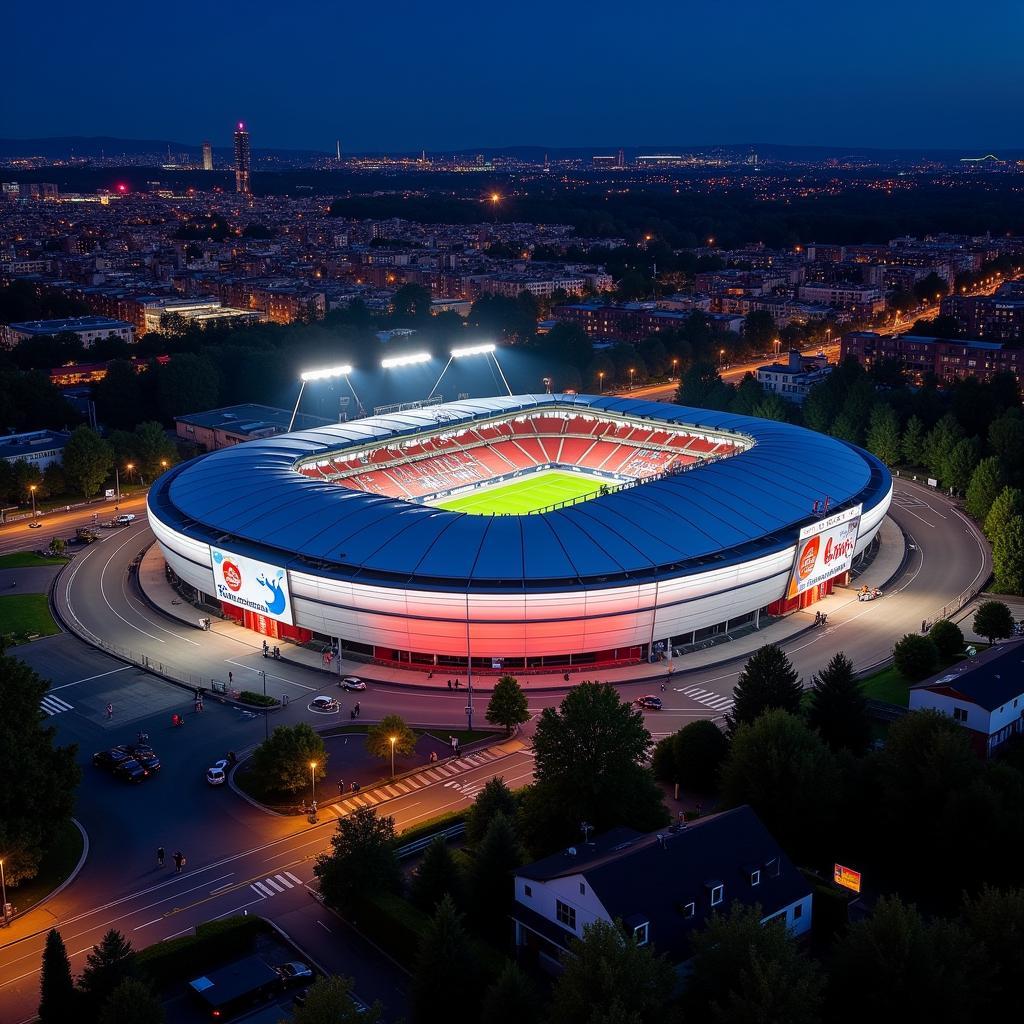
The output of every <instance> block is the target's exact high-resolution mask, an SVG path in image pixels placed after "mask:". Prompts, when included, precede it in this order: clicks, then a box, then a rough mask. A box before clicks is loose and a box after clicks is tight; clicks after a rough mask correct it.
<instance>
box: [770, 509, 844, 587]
mask: <svg viewBox="0 0 1024 1024" xmlns="http://www.w3.org/2000/svg"><path fill="white" fill-rule="evenodd" d="M861 508H862V506H861V505H855V506H854V507H853V508H848V509H846V510H845V511H843V512H836V513H835V514H834V515H831V516H826V517H825V518H824V519H819V520H818V521H817V522H816V523H811V525H810V526H805V527H804V528H803V529H802V530H801V531H800V541H799V543H798V544H797V546H796V561H795V562H794V563H793V572H792V574H791V575H790V578H789V588H788V589H787V591H786V597H796V596H797V595H799V594H802V593H803V592H804V591H805V590H810V589H811V588H812V587H816V586H818V584H819V583H824V582H825V581H826V580H830V579H832V577H833V576H838V575H839V574H840V573H843V572H846V571H847V570H848V569H849V568H850V565H851V563H852V562H853V553H854V551H856V550H857V531H858V530H859V529H860V514H861Z"/></svg>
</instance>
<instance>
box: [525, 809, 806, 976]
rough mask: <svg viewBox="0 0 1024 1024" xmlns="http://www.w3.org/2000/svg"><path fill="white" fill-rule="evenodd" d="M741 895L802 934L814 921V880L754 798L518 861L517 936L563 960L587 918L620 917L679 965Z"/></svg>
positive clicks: (541, 953) (533, 954)
mask: <svg viewBox="0 0 1024 1024" xmlns="http://www.w3.org/2000/svg"><path fill="white" fill-rule="evenodd" d="M737 901H738V902H739V903H742V904H745V905H746V906H753V905H754V904H758V905H759V906H760V907H761V913H762V915H763V917H762V921H763V922H764V923H767V922H769V921H775V920H782V921H785V923H786V926H787V927H788V928H789V929H790V931H791V932H793V934H795V935H802V934H803V933H805V932H807V931H808V930H809V929H810V927H811V910H812V895H811V886H810V885H809V884H808V883H807V881H806V880H805V879H804V877H803V876H802V875H801V874H800V872H799V871H797V870H796V868H795V867H794V866H793V865H792V863H790V861H789V858H788V857H787V856H786V854H785V853H784V852H783V850H782V849H781V848H780V847H779V844H778V843H777V842H776V841H775V839H774V838H773V837H772V836H771V834H770V833H769V832H768V830H767V829H766V828H765V827H764V825H763V824H762V823H761V821H760V819H759V818H758V817H757V815H756V814H755V813H754V812H753V810H752V809H751V808H750V807H748V806H742V807H736V808H733V809H732V810H730V811H724V812H722V813H721V814H714V815H711V816H709V817H706V818H700V819H698V820H696V821H693V822H690V823H689V824H688V825H685V826H673V827H672V828H671V829H667V830H666V831H664V832H659V833H652V834H649V835H645V834H643V833H640V832H635V831H633V830H632V829H626V828H617V829H613V830H612V831H610V832H608V833H606V834H604V835H602V836H598V837H596V838H595V839H594V840H593V841H592V842H591V841H588V842H583V843H581V844H579V845H577V846H570V847H569V848H568V849H566V850H563V851H562V852H561V853H556V854H554V855H553V856H550V857H545V858H544V859H543V860H539V861H535V862H534V863H533V864H527V865H526V866H525V867H522V868H519V869H518V870H517V871H516V872H515V902H514V904H513V909H512V918H513V922H514V925H515V942H516V946H517V948H518V949H519V950H520V952H521V954H524V955H526V956H527V957H529V958H531V959H533V960H534V961H535V962H537V963H538V965H540V966H543V967H547V968H555V967H556V966H557V964H558V961H559V959H560V958H561V957H562V956H563V955H564V954H565V953H566V951H567V950H568V949H569V946H570V942H571V941H572V939H574V938H576V939H578V938H580V937H581V936H582V935H583V930H584V928H585V927H586V926H587V925H588V924H593V923H595V922H597V921H605V922H612V921H621V922H622V924H623V926H624V927H625V928H626V930H627V931H628V932H629V933H630V934H631V935H632V936H633V937H634V938H635V939H636V941H637V942H638V943H639V944H640V945H648V944H650V945H653V946H654V947H655V948H656V949H657V951H658V952H659V953H661V954H664V955H665V956H666V957H667V958H668V960H669V962H671V963H673V964H675V965H677V966H678V965H682V964H685V963H686V961H688V960H689V959H690V957H691V956H692V949H691V945H690V940H691V937H692V936H693V934H694V933H695V932H697V931H699V930H700V929H701V928H702V927H703V926H704V925H705V923H706V922H707V919H708V918H709V917H710V916H711V915H712V914H714V913H716V912H721V913H724V912H726V911H727V910H728V909H729V907H730V906H731V905H732V904H733V903H734V902H737Z"/></svg>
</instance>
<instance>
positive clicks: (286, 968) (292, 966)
mask: <svg viewBox="0 0 1024 1024" xmlns="http://www.w3.org/2000/svg"><path fill="white" fill-rule="evenodd" d="M274 970H275V971H277V973H278V974H279V975H280V976H281V980H282V981H283V982H284V983H285V984H286V985H305V984H306V983H308V982H310V981H312V980H313V968H312V967H310V966H309V964H304V963H302V962H301V961H299V960H290V961H289V962H288V963H286V964H278V965H277V966H276V967H275V968H274Z"/></svg>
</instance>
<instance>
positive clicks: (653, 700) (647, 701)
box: [636, 693, 662, 711]
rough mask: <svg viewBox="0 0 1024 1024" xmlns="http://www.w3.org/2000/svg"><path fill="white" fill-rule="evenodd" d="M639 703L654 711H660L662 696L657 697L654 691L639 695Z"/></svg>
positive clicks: (637, 700)
mask: <svg viewBox="0 0 1024 1024" xmlns="http://www.w3.org/2000/svg"><path fill="white" fill-rule="evenodd" d="M636 702H637V704H639V705H640V707H642V708H650V709H651V710H652V711H660V710H661V708H662V704H661V698H660V697H655V696H654V694H653V693H648V694H645V695H644V696H643V697H637V699H636Z"/></svg>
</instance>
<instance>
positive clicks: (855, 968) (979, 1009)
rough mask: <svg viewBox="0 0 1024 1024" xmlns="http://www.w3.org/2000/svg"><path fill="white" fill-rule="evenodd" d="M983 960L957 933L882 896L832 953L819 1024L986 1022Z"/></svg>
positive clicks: (961, 932) (897, 900) (960, 931)
mask: <svg viewBox="0 0 1024 1024" xmlns="http://www.w3.org/2000/svg"><path fill="white" fill-rule="evenodd" d="M984 958H985V953H984V951H983V950H982V949H980V948H979V947H977V946H976V945H974V944H972V942H971V940H970V936H969V935H967V934H966V933H965V932H964V930H963V929H962V928H961V927H960V926H959V925H954V924H952V923H950V922H947V921H943V920H941V919H939V920H936V921H935V922H933V923H932V924H926V923H925V922H924V920H923V919H922V917H921V915H920V914H919V913H918V911H917V908H916V907H915V906H914V905H913V904H906V903H903V902H902V900H900V898H899V897H898V896H883V897H881V898H880V899H879V900H878V902H877V903H876V904H875V908H874V911H873V912H872V914H871V916H870V917H867V918H865V919H863V920H861V921H858V922H857V923H856V924H854V925H852V926H851V927H850V929H849V931H848V932H847V933H846V935H845V937H844V938H842V939H840V941H839V943H838V945H837V947H836V950H835V955H834V956H833V958H832V978H831V985H830V993H829V1004H830V1005H829V1008H828V1010H829V1012H828V1013H827V1014H826V1019H828V1020H835V1021H837V1022H846V1021H849V1022H851V1024H852V1022H855V1021H856V1022H861V1021H866V1020H905V1019H909V1018H913V1019H920V1020H927V1021H933V1022H939V1024H959V1022H962V1021H967V1020H986V1019H988V1017H987V1015H986V1014H985V1012H984V994H985V984H986V980H987V977H988V973H989V972H988V969H987V968H986V966H985V962H984Z"/></svg>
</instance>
